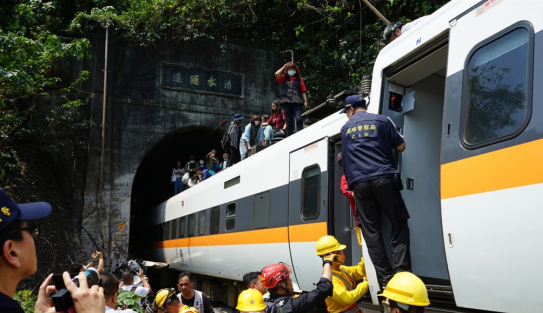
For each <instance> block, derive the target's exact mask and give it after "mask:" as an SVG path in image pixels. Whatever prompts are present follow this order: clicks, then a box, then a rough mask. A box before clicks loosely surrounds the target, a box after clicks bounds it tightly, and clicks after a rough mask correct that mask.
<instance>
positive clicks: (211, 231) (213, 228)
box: [209, 206, 221, 235]
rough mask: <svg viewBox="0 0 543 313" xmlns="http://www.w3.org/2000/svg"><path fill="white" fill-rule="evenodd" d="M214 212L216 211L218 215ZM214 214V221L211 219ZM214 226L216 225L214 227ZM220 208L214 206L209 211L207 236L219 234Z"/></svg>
mask: <svg viewBox="0 0 543 313" xmlns="http://www.w3.org/2000/svg"><path fill="white" fill-rule="evenodd" d="M214 211H218V214H217V213H216V212H214ZM214 213H215V215H216V217H217V218H216V220H215V218H214V217H213V216H214ZM214 224H216V225H214ZM220 224H221V207H220V206H214V207H212V208H211V209H209V234H210V235H216V234H218V233H220V229H221V226H220Z"/></svg>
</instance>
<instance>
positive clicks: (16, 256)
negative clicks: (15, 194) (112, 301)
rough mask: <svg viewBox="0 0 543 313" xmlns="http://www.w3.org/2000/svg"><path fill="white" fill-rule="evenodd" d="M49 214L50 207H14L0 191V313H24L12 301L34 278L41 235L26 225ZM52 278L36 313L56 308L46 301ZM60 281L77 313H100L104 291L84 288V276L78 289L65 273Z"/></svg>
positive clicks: (39, 204)
mask: <svg viewBox="0 0 543 313" xmlns="http://www.w3.org/2000/svg"><path fill="white" fill-rule="evenodd" d="M49 214H51V205H50V204H49V203H46V202H36V203H26V204H21V205H17V204H16V203H15V202H14V201H13V200H12V199H11V198H10V197H9V196H8V195H7V194H6V193H5V192H4V191H3V190H2V189H0V277H1V278H2V279H0V312H2V313H24V311H23V309H22V308H21V306H20V305H19V304H18V303H17V302H16V301H15V300H13V299H12V297H13V295H14V294H15V290H16V288H17V285H18V284H19V282H20V281H21V280H23V279H25V278H27V277H29V276H32V275H34V273H36V270H37V265H38V262H37V258H36V247H35V246H34V240H35V238H37V237H38V236H39V235H40V228H39V226H38V225H33V226H30V225H29V224H27V222H28V221H34V220H38V219H41V218H44V217H46V216H48V215H49ZM52 279H53V275H52V274H51V275H49V276H48V277H47V279H46V280H45V281H44V282H43V284H41V286H40V290H39V294H38V299H37V301H36V306H35V313H53V312H55V308H54V307H53V303H52V302H51V301H50V300H48V297H49V295H50V294H51V292H53V291H54V290H55V288H54V286H48V285H49V283H50V282H51V281H52ZM63 280H64V283H65V284H66V288H67V289H68V291H69V292H70V294H71V297H72V299H73V300H74V303H75V309H76V311H77V312H78V313H103V312H104V311H105V300H104V293H103V289H102V288H99V287H98V286H92V287H91V288H89V287H88V286H87V278H86V276H85V274H84V273H80V274H79V282H80V286H79V287H77V286H76V285H75V284H74V283H73V282H72V280H71V279H70V275H69V274H68V273H67V272H65V273H64V274H63Z"/></svg>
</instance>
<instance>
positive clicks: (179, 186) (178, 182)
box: [173, 177, 183, 196]
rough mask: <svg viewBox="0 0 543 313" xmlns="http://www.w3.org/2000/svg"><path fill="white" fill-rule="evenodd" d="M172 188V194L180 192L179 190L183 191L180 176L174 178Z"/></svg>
mask: <svg viewBox="0 0 543 313" xmlns="http://www.w3.org/2000/svg"><path fill="white" fill-rule="evenodd" d="M173 188H174V191H173V195H174V196H175V195H176V194H178V193H180V192H181V191H183V181H182V180H181V177H179V178H178V179H176V180H175V183H174V185H173Z"/></svg>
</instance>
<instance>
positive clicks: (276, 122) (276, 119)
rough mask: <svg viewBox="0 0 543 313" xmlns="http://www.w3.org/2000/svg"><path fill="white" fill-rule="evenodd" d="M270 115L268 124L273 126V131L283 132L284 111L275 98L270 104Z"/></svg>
mask: <svg viewBox="0 0 543 313" xmlns="http://www.w3.org/2000/svg"><path fill="white" fill-rule="evenodd" d="M271 111H272V115H271V116H270V118H268V121H267V123H268V125H270V126H271V127H272V128H273V131H274V132H275V133H278V132H283V129H284V128H285V113H284V112H283V108H281V106H280V105H279V100H275V101H273V102H272V104H271Z"/></svg>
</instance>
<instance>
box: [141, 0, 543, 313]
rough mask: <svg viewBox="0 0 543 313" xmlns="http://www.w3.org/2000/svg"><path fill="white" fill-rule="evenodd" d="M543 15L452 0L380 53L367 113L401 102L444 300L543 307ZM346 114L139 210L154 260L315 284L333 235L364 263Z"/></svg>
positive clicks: (408, 157) (303, 286) (409, 177)
mask: <svg viewBox="0 0 543 313" xmlns="http://www.w3.org/2000/svg"><path fill="white" fill-rule="evenodd" d="M542 16H543V1H520V0H519V1H512V0H489V1H475V0H465V1H451V2H449V3H448V4H446V5H445V6H443V7H442V8H441V9H440V10H438V11H436V12H435V13H434V14H432V15H431V16H428V17H426V18H425V19H424V20H422V21H421V22H420V23H419V25H417V26H416V27H414V28H412V29H410V30H409V32H406V33H404V34H402V36H401V37H399V38H398V39H396V40H395V41H394V42H393V43H391V44H389V45H388V46H387V47H385V48H384V49H383V50H382V51H381V53H380V54H379V56H378V58H377V60H376V62H375V66H374V71H373V82H372V87H371V104H370V107H369V111H370V112H373V113H381V114H385V115H388V116H389V117H390V118H391V119H392V120H393V121H394V123H395V124H396V126H397V127H398V128H399V130H400V131H401V132H402V133H403V135H404V137H405V140H406V144H407V149H406V151H405V152H404V153H402V154H401V155H398V157H397V163H398V168H399V169H400V170H401V175H402V177H403V179H404V185H405V189H404V190H403V191H402V195H403V198H404V200H405V202H406V206H407V208H408V210H409V212H410V215H411V219H410V220H409V227H410V229H411V256H412V264H413V272H414V273H415V274H417V275H418V276H420V277H421V278H422V279H423V281H424V282H425V283H426V284H427V285H428V287H429V289H430V297H431V301H432V302H433V304H438V305H439V304H440V303H441V304H447V302H448V303H449V304H452V305H454V306H456V307H459V308H469V309H479V310H488V311H499V312H529V311H535V310H537V308H538V307H539V306H540V304H541V300H540V298H541V296H540V291H541V289H540V288H538V286H539V282H540V281H541V279H543V267H542V266H540V260H541V259H542V257H543V245H542V244H541V243H540V238H543V228H542V227H541V223H542V221H543V206H542V205H541V203H542V200H543V199H542V195H543V162H542V158H541V157H542V156H543V123H542V119H543V103H542V100H541V99H543V89H542V88H534V87H535V86H542V85H543V62H542V60H541V59H542V58H543V31H542V29H543V18H542ZM346 120H347V118H346V117H345V115H339V114H332V115H331V116H329V117H327V118H325V119H323V120H321V121H319V122H317V123H315V124H313V125H311V126H309V127H307V128H306V129H304V130H302V131H300V132H299V133H297V134H295V135H293V136H291V137H288V138H287V139H285V140H282V141H280V142H278V143H277V144H275V145H272V146H271V147H269V148H267V149H265V150H264V151H262V152H259V153H257V154H255V155H254V156H251V157H250V158H248V159H246V160H244V161H242V162H240V163H238V164H236V165H235V166H233V167H232V168H229V169H227V170H225V171H222V172H220V173H218V174H217V175H215V176H214V177H212V178H210V179H208V180H206V181H204V182H202V183H201V184H199V185H197V186H196V187H194V188H191V189H189V190H187V191H185V192H183V193H181V194H179V195H177V196H175V197H172V198H171V199H169V200H168V201H166V202H164V203H162V204H161V205H159V206H158V207H156V208H154V209H153V210H152V211H150V212H149V214H148V215H146V216H143V217H140V218H143V219H144V220H145V223H146V225H147V228H146V229H144V230H142V232H143V233H144V237H145V238H146V239H147V244H146V245H144V244H142V246H141V247H142V251H143V252H144V253H146V257H147V259H149V260H153V261H161V262H167V263H169V264H170V266H171V267H172V268H174V269H177V270H187V271H190V272H193V273H196V274H200V275H202V277H204V278H205V277H213V278H214V279H221V280H224V281H225V282H226V281H239V280H241V278H242V276H243V274H244V273H246V272H248V271H253V270H259V269H261V268H263V267H264V266H265V265H267V264H270V263H272V262H278V261H284V262H287V263H290V264H291V265H292V267H293V269H294V272H293V274H294V275H293V281H294V283H295V284H296V285H297V287H298V288H299V289H300V290H302V291H308V290H311V289H313V288H314V286H313V284H314V283H315V282H316V281H317V280H318V278H319V277H320V272H321V261H320V259H319V258H318V257H317V256H316V255H315V243H316V241H317V239H318V238H320V237H321V236H322V235H326V234H331V235H334V236H336V237H337V238H338V239H339V240H340V241H341V242H343V243H347V245H348V249H347V250H346V255H347V257H348V258H347V260H350V261H351V263H357V262H358V260H359V258H360V256H361V254H362V249H361V248H360V246H359V245H358V243H357V241H356V236H355V235H354V234H353V224H354V221H353V220H352V216H351V214H350V210H349V204H348V201H347V199H346V198H344V197H343V196H342V195H341V193H340V190H339V181H340V177H341V169H340V168H339V167H338V166H337V164H336V163H335V156H336V154H337V153H338V152H339V151H340V150H341V138H340V130H341V127H342V126H343V124H344V123H345V122H346ZM383 224H384V226H383V227H384V229H385V230H384V234H385V237H386V234H387V230H386V229H387V227H388V226H387V221H386V219H384V222H383ZM385 239H386V240H388V239H389V238H385ZM365 260H366V264H367V272H368V280H369V283H370V292H371V295H372V297H371V298H372V300H371V302H373V304H376V305H377V304H378V303H377V298H376V297H375V295H376V294H377V292H378V285H377V282H376V280H375V273H374V270H373V268H372V264H371V260H370V259H369V257H366V258H365ZM347 263H349V262H348V261H347Z"/></svg>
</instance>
